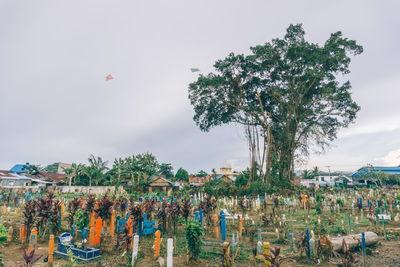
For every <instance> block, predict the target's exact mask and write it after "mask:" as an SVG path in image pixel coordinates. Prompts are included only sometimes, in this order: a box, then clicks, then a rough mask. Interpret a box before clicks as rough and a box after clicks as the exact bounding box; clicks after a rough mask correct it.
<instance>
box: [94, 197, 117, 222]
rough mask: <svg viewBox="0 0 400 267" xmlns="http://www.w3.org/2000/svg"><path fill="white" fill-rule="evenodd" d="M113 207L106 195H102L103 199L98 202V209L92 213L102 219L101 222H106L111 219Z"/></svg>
mask: <svg viewBox="0 0 400 267" xmlns="http://www.w3.org/2000/svg"><path fill="white" fill-rule="evenodd" d="M113 206H114V202H113V201H112V200H111V199H110V198H109V197H107V195H104V197H103V198H102V199H100V200H99V202H98V208H97V209H95V210H94V211H95V212H96V214H97V215H98V216H100V218H101V219H103V221H107V220H109V219H110V218H111V213H112V207H113Z"/></svg>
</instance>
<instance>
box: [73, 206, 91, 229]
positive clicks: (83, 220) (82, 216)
mask: <svg viewBox="0 0 400 267" xmlns="http://www.w3.org/2000/svg"><path fill="white" fill-rule="evenodd" d="M89 218H90V216H89V214H88V212H87V211H86V210H84V209H78V210H77V212H76V213H75V217H74V225H75V226H76V227H77V229H85V228H87V227H88V226H89Z"/></svg>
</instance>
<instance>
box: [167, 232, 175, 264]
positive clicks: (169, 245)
mask: <svg viewBox="0 0 400 267" xmlns="http://www.w3.org/2000/svg"><path fill="white" fill-rule="evenodd" d="M173 252H174V240H173V239H172V238H168V241H167V267H172V266H173Z"/></svg>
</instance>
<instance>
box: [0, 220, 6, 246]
mask: <svg viewBox="0 0 400 267" xmlns="http://www.w3.org/2000/svg"><path fill="white" fill-rule="evenodd" d="M7 239H8V232H7V229H6V228H5V227H4V225H3V224H0V247H1V246H3V244H4V243H5V242H6V241H7Z"/></svg>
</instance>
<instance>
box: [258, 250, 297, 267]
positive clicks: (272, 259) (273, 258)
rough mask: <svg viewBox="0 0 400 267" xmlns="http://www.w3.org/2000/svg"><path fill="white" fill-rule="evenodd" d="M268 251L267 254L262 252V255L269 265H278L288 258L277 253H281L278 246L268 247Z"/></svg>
mask: <svg viewBox="0 0 400 267" xmlns="http://www.w3.org/2000/svg"><path fill="white" fill-rule="evenodd" d="M269 251H270V253H269V255H266V254H263V256H264V258H265V259H266V260H267V261H268V262H269V263H270V266H271V267H279V266H281V264H282V263H283V262H284V261H287V260H290V258H284V257H282V256H280V255H279V254H280V253H281V249H280V248H277V247H275V248H270V249H269Z"/></svg>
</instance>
